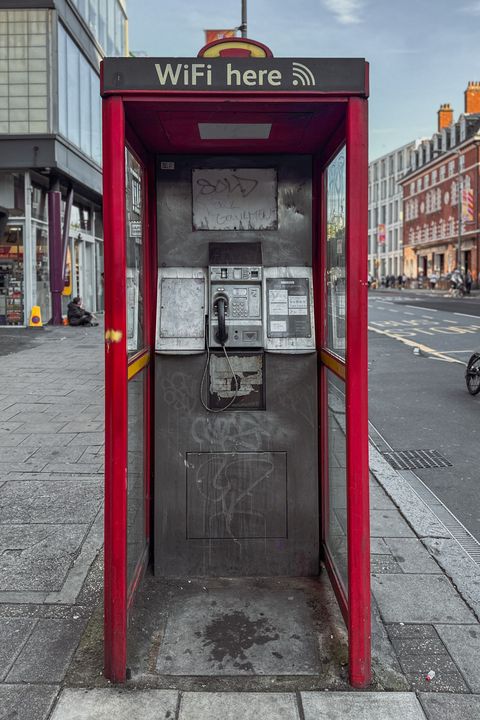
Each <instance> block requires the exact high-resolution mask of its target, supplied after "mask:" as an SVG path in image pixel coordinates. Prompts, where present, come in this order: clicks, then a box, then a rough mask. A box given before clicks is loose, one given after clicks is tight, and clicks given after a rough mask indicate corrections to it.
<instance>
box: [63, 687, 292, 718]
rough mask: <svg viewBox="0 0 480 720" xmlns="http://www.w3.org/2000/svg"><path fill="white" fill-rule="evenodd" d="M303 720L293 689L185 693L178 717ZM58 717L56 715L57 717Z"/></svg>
mask: <svg viewBox="0 0 480 720" xmlns="http://www.w3.org/2000/svg"><path fill="white" fill-rule="evenodd" d="M239 718H242V720H260V719H261V720H300V714H299V711H298V706H297V701H296V698H295V695H293V694H291V693H252V692H245V693H237V692H231V693H226V692H219V693H184V694H183V695H182V698H181V701H180V713H179V716H178V720H239ZM55 720H56V719H55Z"/></svg>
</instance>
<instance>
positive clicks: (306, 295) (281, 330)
mask: <svg viewBox="0 0 480 720" xmlns="http://www.w3.org/2000/svg"><path fill="white" fill-rule="evenodd" d="M266 282H267V286H266V289H267V323H268V325H267V335H268V337H286V338H308V337H311V334H312V328H311V323H310V289H309V280H308V278H306V277H303V278H268V279H267V281H266Z"/></svg>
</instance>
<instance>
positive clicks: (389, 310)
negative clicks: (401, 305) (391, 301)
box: [388, 308, 400, 313]
mask: <svg viewBox="0 0 480 720" xmlns="http://www.w3.org/2000/svg"><path fill="white" fill-rule="evenodd" d="M388 312H396V313H397V312H400V311H399V310H391V309H390V308H388Z"/></svg>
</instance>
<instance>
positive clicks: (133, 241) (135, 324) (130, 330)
mask: <svg viewBox="0 0 480 720" xmlns="http://www.w3.org/2000/svg"><path fill="white" fill-rule="evenodd" d="M125 171H126V192H127V200H126V202H127V349H128V354H129V355H134V354H135V353H136V352H137V351H138V350H140V349H141V348H142V347H143V344H144V340H143V223H142V212H143V209H142V203H143V197H142V195H143V178H142V168H141V167H140V165H139V163H138V162H137V160H136V159H135V158H134V156H133V155H132V153H131V152H130V151H129V150H126V169H125Z"/></svg>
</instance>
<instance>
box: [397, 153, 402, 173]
mask: <svg viewBox="0 0 480 720" xmlns="http://www.w3.org/2000/svg"><path fill="white" fill-rule="evenodd" d="M397 170H398V171H400V170H403V153H402V152H399V153H398V155H397Z"/></svg>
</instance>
